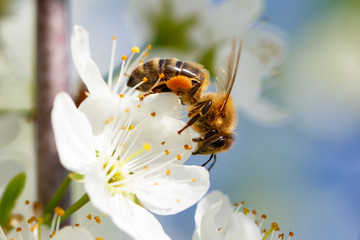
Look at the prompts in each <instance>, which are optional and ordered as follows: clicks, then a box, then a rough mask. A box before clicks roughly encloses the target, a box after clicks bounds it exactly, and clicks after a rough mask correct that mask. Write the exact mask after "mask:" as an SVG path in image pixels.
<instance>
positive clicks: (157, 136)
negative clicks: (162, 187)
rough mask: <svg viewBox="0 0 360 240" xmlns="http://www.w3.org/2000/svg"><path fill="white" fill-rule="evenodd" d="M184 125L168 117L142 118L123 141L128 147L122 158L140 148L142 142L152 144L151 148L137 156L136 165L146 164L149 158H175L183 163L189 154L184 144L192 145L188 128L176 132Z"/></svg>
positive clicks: (179, 162) (165, 159) (160, 159)
mask: <svg viewBox="0 0 360 240" xmlns="http://www.w3.org/2000/svg"><path fill="white" fill-rule="evenodd" d="M184 125H185V124H184V123H183V122H182V121H180V120H177V119H174V118H170V117H162V118H158V119H156V118H151V117H150V118H147V119H144V120H143V121H141V122H140V123H139V124H138V125H136V126H135V128H134V130H132V131H134V132H132V133H131V134H132V135H131V136H129V138H128V140H127V141H126V142H125V144H127V145H129V147H128V148H127V149H126V150H125V154H124V156H123V158H124V159H125V158H126V157H127V156H128V154H132V153H134V152H136V151H137V150H139V149H141V148H142V147H143V144H144V143H149V144H150V145H151V146H152V148H151V150H150V151H149V152H147V153H145V154H146V155H145V154H144V155H140V156H139V157H138V159H137V165H141V164H142V163H143V164H147V165H148V164H149V159H152V160H154V161H153V162H152V163H156V162H168V161H171V160H174V159H177V160H176V163H178V164H182V163H184V162H185V161H186V160H187V159H188V158H189V157H190V155H191V151H190V150H186V149H185V147H184V146H185V145H187V146H191V145H192V139H191V132H190V129H186V130H185V131H183V132H182V133H181V135H179V134H178V133H177V131H178V130H180V129H181V128H182V127H183V126H184ZM139 136H141V137H139ZM178 155H179V156H178ZM180 157H181V158H180ZM179 158H180V159H179ZM150 163H151V162H150Z"/></svg>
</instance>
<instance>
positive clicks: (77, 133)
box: [40, 93, 96, 174]
mask: <svg viewBox="0 0 360 240" xmlns="http://www.w3.org/2000/svg"><path fill="white" fill-rule="evenodd" d="M51 121H52V125H53V129H54V134H55V141H56V146H57V148H58V152H59V156H60V161H61V163H62V165H63V166H64V167H65V168H67V169H68V170H70V171H74V172H77V173H80V174H84V173H85V172H86V171H87V170H88V168H89V166H90V165H92V164H93V163H94V162H95V161H96V156H95V149H94V144H93V142H92V133H91V126H90V123H89V122H88V120H87V119H86V117H85V115H84V114H82V113H81V112H80V111H78V110H77V109H76V107H75V105H74V103H73V101H72V100H71V98H70V96H69V95H67V94H66V93H59V94H58V95H57V96H56V98H55V101H54V108H53V110H52V113H51ZM40 127H41V126H40Z"/></svg>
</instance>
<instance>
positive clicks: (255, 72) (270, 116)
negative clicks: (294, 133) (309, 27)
mask: <svg viewBox="0 0 360 240" xmlns="http://www.w3.org/2000/svg"><path fill="white" fill-rule="evenodd" d="M226 53H228V50H227V51H226ZM284 57H285V40H284V37H283V33H282V32H281V31H280V30H279V29H276V28H275V27H273V26H269V25H266V26H265V25H258V26H256V27H254V28H253V29H251V30H249V31H248V32H247V33H246V34H245V35H244V38H243V50H242V53H241V57H240V63H239V69H238V73H237V77H236V81H235V83H234V87H233V90H232V95H233V97H234V100H235V102H236V104H237V106H238V108H239V110H240V111H241V112H243V113H244V114H245V115H247V116H249V117H251V118H252V119H253V120H256V121H258V122H259V123H277V122H281V121H284V120H286V119H287V118H288V116H289V114H288V112H287V110H285V109H283V108H280V107H277V106H275V105H274V104H273V103H271V102H270V101H269V100H267V99H266V98H264V97H263V96H262V91H263V85H264V81H265V80H266V79H269V78H272V77H274V76H275V75H277V68H278V67H279V64H280V63H281V62H282V60H283V59H284ZM220 59H224V57H223V58H220ZM218 65H221V63H219V64H218ZM225 69H226V68H225ZM219 75H220V74H219Z"/></svg>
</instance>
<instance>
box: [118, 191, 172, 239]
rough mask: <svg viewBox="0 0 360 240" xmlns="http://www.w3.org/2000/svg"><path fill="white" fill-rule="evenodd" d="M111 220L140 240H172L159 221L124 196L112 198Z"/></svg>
mask: <svg viewBox="0 0 360 240" xmlns="http://www.w3.org/2000/svg"><path fill="white" fill-rule="evenodd" d="M112 204H113V205H112V206H113V210H112V213H111V218H112V220H113V222H114V223H115V225H116V226H117V227H119V228H120V229H121V230H123V231H125V232H126V233H127V234H129V235H130V236H132V237H133V238H134V239H138V240H163V239H170V238H169V236H168V235H167V234H166V233H165V232H164V230H163V228H162V226H161V224H160V223H159V222H158V220H157V219H156V218H155V217H154V216H153V215H152V214H151V213H150V212H148V211H147V210H146V209H145V208H143V207H141V206H139V205H137V204H135V203H133V202H132V201H130V200H129V199H127V198H125V197H124V196H122V195H119V194H117V195H115V196H114V197H113V198H112Z"/></svg>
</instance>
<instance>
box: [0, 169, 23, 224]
mask: <svg viewBox="0 0 360 240" xmlns="http://www.w3.org/2000/svg"><path fill="white" fill-rule="evenodd" d="M25 180H26V175H25V173H20V174H18V175H16V176H15V177H14V178H13V179H11V181H10V182H9V183H8V185H7V186H6V188H5V191H4V193H3V195H2V197H1V200H0V225H1V226H5V225H6V224H7V222H8V221H9V220H10V218H11V212H12V210H13V208H14V207H15V204H16V200H17V199H18V198H19V196H20V194H21V192H22V190H23V189H24V186H25Z"/></svg>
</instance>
